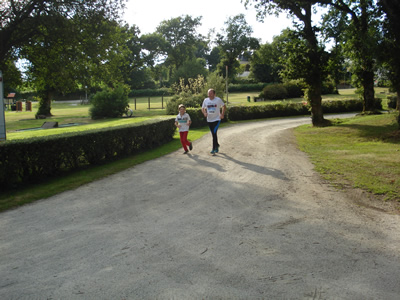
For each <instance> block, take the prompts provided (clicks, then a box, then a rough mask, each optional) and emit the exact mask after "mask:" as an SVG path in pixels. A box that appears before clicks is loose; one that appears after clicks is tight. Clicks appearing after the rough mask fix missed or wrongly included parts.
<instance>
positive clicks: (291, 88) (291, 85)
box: [283, 81, 304, 98]
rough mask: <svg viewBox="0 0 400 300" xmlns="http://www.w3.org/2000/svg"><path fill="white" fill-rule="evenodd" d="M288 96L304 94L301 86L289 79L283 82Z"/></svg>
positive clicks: (294, 96)
mask: <svg viewBox="0 0 400 300" xmlns="http://www.w3.org/2000/svg"><path fill="white" fill-rule="evenodd" d="M283 86H284V87H285V89H286V91H287V97H288V98H300V97H303V96H304V92H303V87H302V86H301V84H300V83H299V82H296V81H289V82H285V83H284V84H283Z"/></svg>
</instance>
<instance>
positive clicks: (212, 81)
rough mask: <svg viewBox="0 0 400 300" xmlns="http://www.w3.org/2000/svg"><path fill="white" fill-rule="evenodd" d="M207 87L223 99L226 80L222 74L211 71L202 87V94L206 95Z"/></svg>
mask: <svg viewBox="0 0 400 300" xmlns="http://www.w3.org/2000/svg"><path fill="white" fill-rule="evenodd" d="M209 89H214V90H215V93H216V96H217V97H219V98H221V99H222V100H224V99H225V92H226V81H225V79H224V77H223V76H220V75H219V74H218V72H213V73H211V74H209V75H208V76H207V82H206V85H205V87H204V89H203V93H204V96H205V97H206V96H207V91H208V90H209Z"/></svg>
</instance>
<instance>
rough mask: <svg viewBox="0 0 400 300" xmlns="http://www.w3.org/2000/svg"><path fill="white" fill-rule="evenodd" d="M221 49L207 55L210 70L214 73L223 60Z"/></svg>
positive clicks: (217, 48)
mask: <svg viewBox="0 0 400 300" xmlns="http://www.w3.org/2000/svg"><path fill="white" fill-rule="evenodd" d="M220 53H221V49H220V48H219V47H214V48H213V49H212V50H211V52H210V53H209V54H208V55H207V57H206V58H207V64H208V70H209V71H210V72H214V71H215V70H217V65H218V63H219V62H220V60H221V55H220Z"/></svg>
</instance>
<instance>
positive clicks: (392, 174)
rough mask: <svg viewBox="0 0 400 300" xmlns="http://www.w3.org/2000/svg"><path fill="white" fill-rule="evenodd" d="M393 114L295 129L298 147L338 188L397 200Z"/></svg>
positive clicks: (399, 141)
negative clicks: (355, 189)
mask: <svg viewBox="0 0 400 300" xmlns="http://www.w3.org/2000/svg"><path fill="white" fill-rule="evenodd" d="M396 115H397V114H395V113H390V114H389V113H388V114H382V115H371V116H362V117H355V118H351V119H343V120H336V122H335V125H334V126H330V127H324V128H314V127H312V126H311V125H303V126H300V127H298V128H296V130H295V134H296V137H297V141H298V143H299V147H300V149H301V150H302V151H304V152H306V153H308V154H309V156H310V159H311V161H312V162H313V164H314V165H315V168H316V170H317V171H318V172H320V173H321V174H322V176H323V177H324V178H325V179H327V180H329V181H330V182H332V183H333V184H334V185H336V186H337V187H352V188H361V189H363V190H366V191H369V192H371V193H373V194H376V195H383V196H384V197H383V198H384V199H385V200H397V201H400V130H399V128H398V124H397V122H396Z"/></svg>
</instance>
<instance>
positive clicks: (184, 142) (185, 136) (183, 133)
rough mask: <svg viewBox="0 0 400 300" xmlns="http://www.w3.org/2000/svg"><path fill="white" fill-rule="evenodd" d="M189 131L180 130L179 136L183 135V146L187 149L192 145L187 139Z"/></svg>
mask: <svg viewBox="0 0 400 300" xmlns="http://www.w3.org/2000/svg"><path fill="white" fill-rule="evenodd" d="M188 133H189V131H180V132H179V136H180V137H181V144H182V147H183V149H184V150H185V151H188V148H187V147H188V146H189V145H190V142H189V141H188V140H187V136H188Z"/></svg>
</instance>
